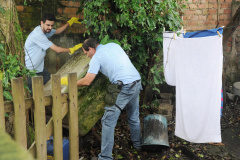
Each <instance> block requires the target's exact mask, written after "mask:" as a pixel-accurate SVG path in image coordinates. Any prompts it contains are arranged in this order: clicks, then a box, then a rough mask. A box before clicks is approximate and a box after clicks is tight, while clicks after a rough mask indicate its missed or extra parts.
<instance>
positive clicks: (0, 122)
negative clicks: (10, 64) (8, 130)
mask: <svg viewBox="0 0 240 160" xmlns="http://www.w3.org/2000/svg"><path fill="white" fill-rule="evenodd" d="M0 126H1V129H4V131H5V114H4V100H3V88H2V80H0Z"/></svg>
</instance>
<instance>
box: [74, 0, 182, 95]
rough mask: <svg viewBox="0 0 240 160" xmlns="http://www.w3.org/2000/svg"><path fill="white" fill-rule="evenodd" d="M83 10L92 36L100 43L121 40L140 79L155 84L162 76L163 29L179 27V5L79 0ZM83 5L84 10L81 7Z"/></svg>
mask: <svg viewBox="0 0 240 160" xmlns="http://www.w3.org/2000/svg"><path fill="white" fill-rule="evenodd" d="M81 3H82V4H81V7H80V8H79V9H78V13H81V12H82V11H83V13H84V20H83V21H82V23H84V24H86V28H87V29H88V30H87V31H86V33H85V34H84V35H85V36H86V35H88V36H92V37H94V38H96V39H98V40H99V41H101V43H102V44H106V43H108V42H115V43H118V44H121V46H122V47H123V49H124V50H125V51H126V52H127V54H128V56H129V57H130V59H131V60H132V62H133V64H134V66H135V67H136V68H137V69H138V71H139V72H140V74H141V78H142V83H143V85H144V86H146V84H151V85H152V87H153V89H154V90H156V91H157V92H160V91H159V89H158V85H159V84H161V83H162V82H163V80H164V78H163V76H162V75H163V74H162V72H163V67H162V65H161V62H162V46H163V45H162V41H163V30H164V27H165V28H166V30H172V31H176V30H179V29H180V28H181V25H182V24H181V23H182V19H181V18H180V15H179V12H180V11H181V7H180V6H179V5H178V3H177V1H176V0H164V1H160V0H131V1H129V0H98V1H94V0H82V1H81ZM83 9H84V10H83Z"/></svg>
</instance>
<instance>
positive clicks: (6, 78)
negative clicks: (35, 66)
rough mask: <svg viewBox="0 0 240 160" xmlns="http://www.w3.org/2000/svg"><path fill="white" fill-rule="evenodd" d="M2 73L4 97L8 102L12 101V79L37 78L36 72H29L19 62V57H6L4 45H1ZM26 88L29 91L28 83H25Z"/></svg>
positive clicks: (0, 64) (0, 65)
mask: <svg viewBox="0 0 240 160" xmlns="http://www.w3.org/2000/svg"><path fill="white" fill-rule="evenodd" d="M0 57H1V63H0V71H1V72H2V77H0V79H2V84H3V96H4V98H5V99H6V100H12V95H11V90H12V89H11V79H12V78H17V77H24V76H35V75H36V74H35V72H34V71H30V70H28V69H27V68H26V67H25V66H24V65H23V64H21V62H20V61H19V57H18V55H16V54H15V55H12V54H9V55H6V54H5V50H4V44H0ZM24 88H25V89H27V90H28V91H29V89H28V87H27V84H26V82H24Z"/></svg>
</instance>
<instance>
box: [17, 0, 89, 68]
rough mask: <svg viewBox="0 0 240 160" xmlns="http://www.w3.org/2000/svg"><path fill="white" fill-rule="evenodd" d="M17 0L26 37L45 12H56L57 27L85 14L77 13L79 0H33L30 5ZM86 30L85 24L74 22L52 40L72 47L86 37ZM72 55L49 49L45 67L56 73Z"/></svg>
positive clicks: (81, 17) (65, 46) (62, 45)
mask: <svg viewBox="0 0 240 160" xmlns="http://www.w3.org/2000/svg"><path fill="white" fill-rule="evenodd" d="M15 1H16V4H17V10H18V14H19V19H20V24H21V26H22V30H23V33H24V34H25V35H26V37H27V35H28V34H29V33H30V32H31V31H32V30H33V29H34V28H35V27H36V26H37V25H39V24H40V21H41V17H42V15H43V14H44V13H45V12H52V13H54V14H55V16H56V19H57V21H56V22H55V28H59V27H61V26H62V25H64V24H65V23H66V22H67V21H68V20H70V19H71V17H78V18H79V19H80V20H81V19H83V14H78V15H76V12H77V10H78V7H79V6H80V2H79V1H78V0H75V2H72V1H60V0H45V1H43V3H41V2H40V1H38V0H32V1H28V5H24V0H15ZM85 30H86V29H85V26H84V25H83V24H73V25H72V26H71V27H68V28H67V29H66V30H65V31H64V32H63V33H61V34H60V35H54V36H53V37H52V38H51V39H50V40H51V41H52V42H53V43H54V44H56V45H57V46H60V47H64V48H71V47H73V46H74V45H76V44H78V43H82V42H83V40H84V39H85V38H84V37H83V33H84V32H85ZM26 37H25V38H26ZM79 52H80V51H77V52H75V53H74V54H78V53H79ZM70 57H71V56H70V55H69V54H68V53H56V52H54V51H53V50H51V49H49V50H47V55H46V57H45V67H46V68H47V69H48V70H49V72H50V73H56V72H57V71H58V70H59V69H60V68H61V67H62V66H63V64H64V63H65V62H66V61H67V60H68V59H69V58H70Z"/></svg>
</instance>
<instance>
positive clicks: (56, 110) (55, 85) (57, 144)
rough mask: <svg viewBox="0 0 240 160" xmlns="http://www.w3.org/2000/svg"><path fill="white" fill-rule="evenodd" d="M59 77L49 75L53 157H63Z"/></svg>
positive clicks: (60, 159) (59, 159) (59, 158)
mask: <svg viewBox="0 0 240 160" xmlns="http://www.w3.org/2000/svg"><path fill="white" fill-rule="evenodd" d="M60 79H61V77H60V75H57V74H55V75H51V80H52V83H51V85H52V100H53V106H52V115H53V128H54V129H53V135H54V136H53V146H54V147H53V151H54V159H58V160H62V159H63V143H62V110H61V106H62V105H61V104H62V102H61V80H60Z"/></svg>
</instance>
